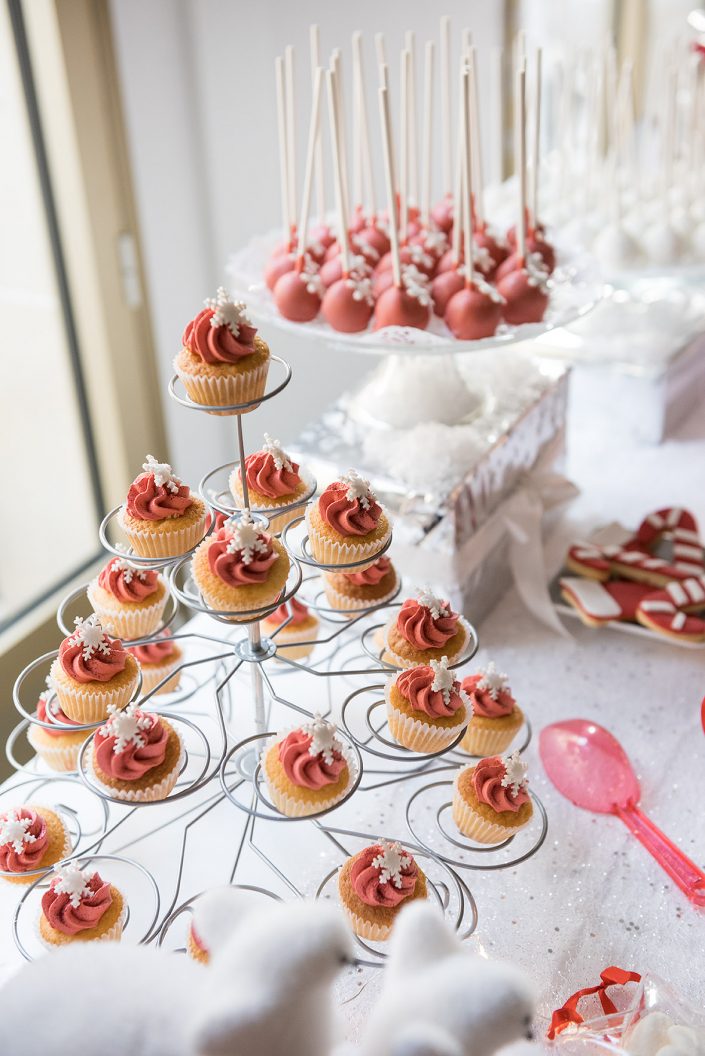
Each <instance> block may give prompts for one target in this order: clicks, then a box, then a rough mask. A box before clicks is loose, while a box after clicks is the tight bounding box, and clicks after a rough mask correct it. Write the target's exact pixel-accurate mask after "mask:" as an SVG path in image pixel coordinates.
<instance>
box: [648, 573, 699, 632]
mask: <svg viewBox="0 0 705 1056" xmlns="http://www.w3.org/2000/svg"><path fill="white" fill-rule="evenodd" d="M703 612H705V576H693V577H692V579H684V580H682V581H681V582H675V581H674V582H673V583H669V584H668V585H667V586H666V587H665V588H664V589H663V590H654V591H652V592H651V593H650V594H647V595H646V597H645V598H644V599H643V600H642V601H641V602H640V603H639V605H638V607H637V610H636V618H637V620H638V621H639V623H641V624H643V626H644V627H648V628H649V629H650V630H652V631H655V632H656V633H657V634H662V635H663V636H664V637H665V638H672V639H675V640H676V641H679V642H705V619H703V617H702V616H701V615H695V614H696V613H703Z"/></svg>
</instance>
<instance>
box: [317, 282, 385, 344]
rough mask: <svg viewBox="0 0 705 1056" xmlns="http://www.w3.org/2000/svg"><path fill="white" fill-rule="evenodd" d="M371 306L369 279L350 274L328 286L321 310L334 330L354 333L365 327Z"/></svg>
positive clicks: (372, 302)
mask: <svg viewBox="0 0 705 1056" xmlns="http://www.w3.org/2000/svg"><path fill="white" fill-rule="evenodd" d="M373 307H374V298H373V296H372V283H371V282H370V279H369V278H367V277H363V276H360V275H354V274H351V275H347V276H345V277H344V278H341V279H338V281H337V282H334V283H333V285H332V286H329V287H328V289H327V290H326V292H325V296H324V297H323V304H322V305H321V311H322V312H323V317H324V319H325V320H326V322H327V323H329V324H330V325H331V326H332V327H333V329H334V330H340V331H342V332H343V333H345V334H354V333H358V332H359V331H360V330H365V329H366V327H367V324H368V323H369V321H370V318H371V316H372V309H373Z"/></svg>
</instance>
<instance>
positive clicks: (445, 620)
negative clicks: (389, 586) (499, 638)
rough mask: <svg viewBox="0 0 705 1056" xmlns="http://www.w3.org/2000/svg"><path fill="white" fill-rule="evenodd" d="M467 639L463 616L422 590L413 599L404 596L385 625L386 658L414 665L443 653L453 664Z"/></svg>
mask: <svg viewBox="0 0 705 1056" xmlns="http://www.w3.org/2000/svg"><path fill="white" fill-rule="evenodd" d="M467 642H468V630H467V625H466V624H465V621H464V620H463V619H462V617H460V616H459V615H458V613H457V612H453V610H452V609H451V607H450V603H449V602H447V601H442V600H441V599H440V598H438V597H436V595H435V594H433V593H432V592H431V591H430V590H428V589H425V590H422V591H420V592H419V594H418V596H417V597H416V598H407V599H406V601H405V602H403V604H402V606H401V608H400V610H399V612H398V614H397V617H396V619H394V620H392V622H391V623H390V625H389V626H388V627H387V652H386V655H385V660H388V661H389V663H392V664H395V665H397V666H398V667H413V666H414V665H415V664H428V663H429V662H430V661H431V660H440V659H441V657H442V656H445V657H447V659H448V663H450V664H452V663H453V662H454V661H455V660H457V659H458V657H460V656H462V654H463V652H464V650H465V647H466V645H467Z"/></svg>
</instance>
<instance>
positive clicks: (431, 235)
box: [424, 231, 448, 255]
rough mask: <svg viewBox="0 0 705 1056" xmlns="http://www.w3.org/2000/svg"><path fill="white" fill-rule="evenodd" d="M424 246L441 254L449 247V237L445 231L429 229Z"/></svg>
mask: <svg viewBox="0 0 705 1056" xmlns="http://www.w3.org/2000/svg"><path fill="white" fill-rule="evenodd" d="M424 246H425V247H426V249H427V250H429V252H431V253H437V254H439V255H440V254H441V253H443V252H444V250H446V249H447V247H448V238H447V236H446V234H445V232H444V231H427V232H426V238H425V239H424Z"/></svg>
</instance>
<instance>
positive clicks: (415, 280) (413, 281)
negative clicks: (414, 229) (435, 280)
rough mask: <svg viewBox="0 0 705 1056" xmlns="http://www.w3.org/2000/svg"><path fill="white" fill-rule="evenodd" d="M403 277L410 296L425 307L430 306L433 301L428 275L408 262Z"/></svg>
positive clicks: (402, 273)
mask: <svg viewBox="0 0 705 1056" xmlns="http://www.w3.org/2000/svg"><path fill="white" fill-rule="evenodd" d="M415 248H420V247H415ZM401 279H402V282H403V284H404V289H405V290H406V292H407V293H408V294H409V296H410V297H413V298H414V299H415V300H417V301H418V302H419V304H420V305H422V306H423V307H424V308H430V306H431V303H432V302H431V288H430V286H429V283H428V276H427V275H425V274H424V273H423V272H422V271H419V269H418V268H417V267H416V265H415V264H407V265H406V267H404V268H402V269H401Z"/></svg>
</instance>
